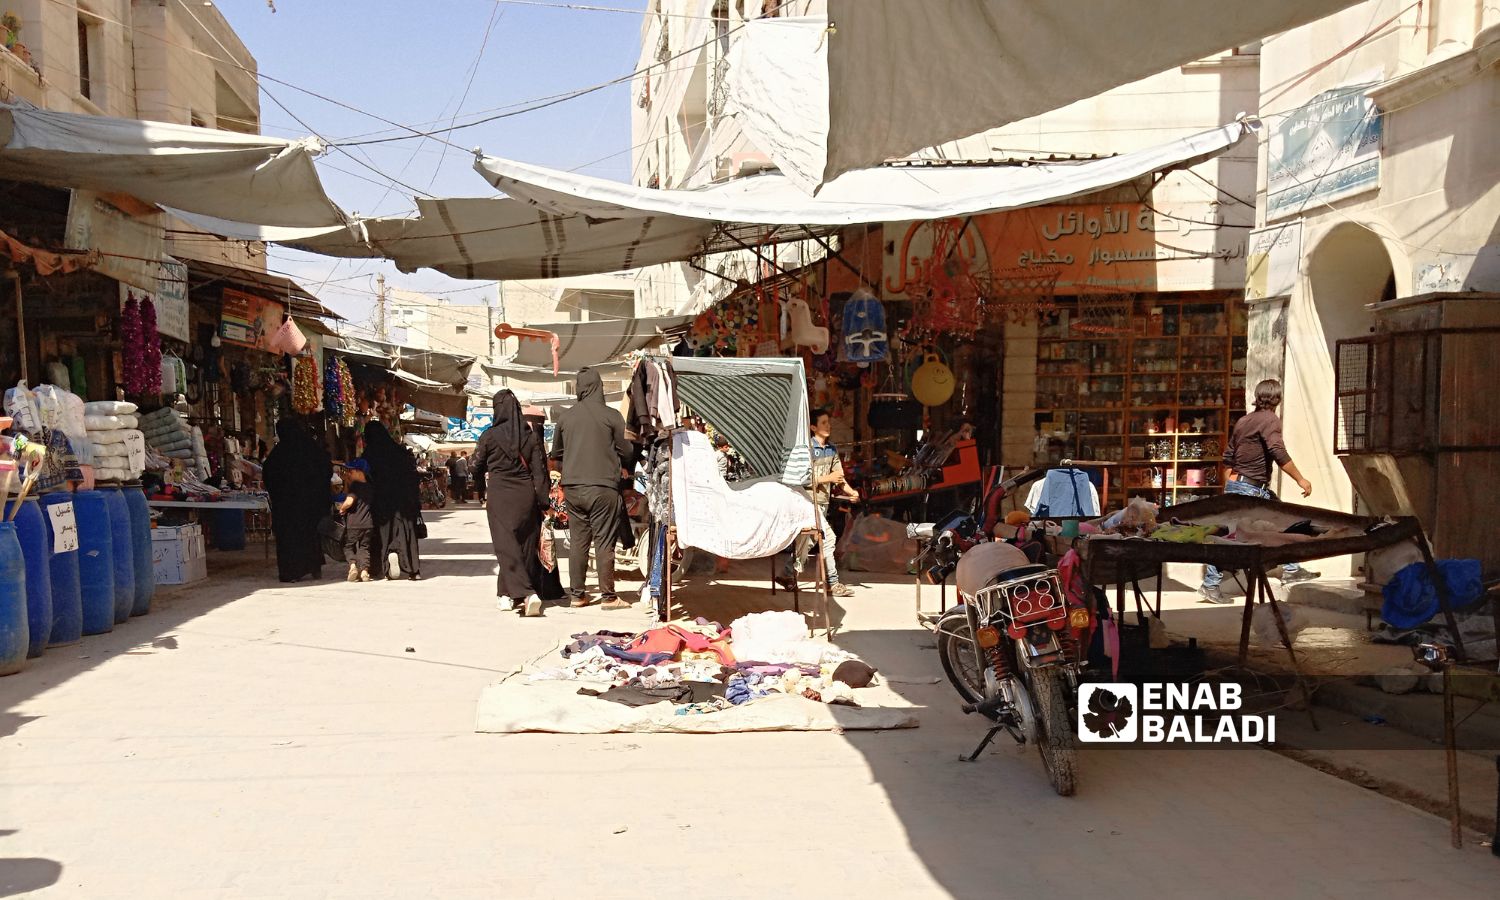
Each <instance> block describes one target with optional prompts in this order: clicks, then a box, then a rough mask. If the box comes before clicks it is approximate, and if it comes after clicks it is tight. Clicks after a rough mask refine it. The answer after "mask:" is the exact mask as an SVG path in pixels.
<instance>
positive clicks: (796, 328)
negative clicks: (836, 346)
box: [782, 297, 828, 353]
mask: <svg viewBox="0 0 1500 900" xmlns="http://www.w3.org/2000/svg"><path fill="white" fill-rule="evenodd" d="M786 312H787V317H788V319H789V320H790V323H791V324H790V328H789V329H788V334H787V338H788V340H787V341H786V342H784V343H783V344H782V346H793V347H811V348H812V352H813V353H826V352H827V351H828V329H827V328H825V327H823V326H822V325H814V324H813V321H812V309H811V308H810V307H808V305H807V301H806V300H803V299H802V298H801V297H793V298H792V299H790V300H788V301H787V302H786Z"/></svg>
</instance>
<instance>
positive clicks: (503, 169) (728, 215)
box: [261, 119, 1259, 278]
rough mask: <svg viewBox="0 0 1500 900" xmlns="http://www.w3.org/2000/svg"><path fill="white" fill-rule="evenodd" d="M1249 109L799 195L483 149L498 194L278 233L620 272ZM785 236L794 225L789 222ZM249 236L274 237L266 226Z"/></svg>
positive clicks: (1132, 156) (1028, 186)
mask: <svg viewBox="0 0 1500 900" xmlns="http://www.w3.org/2000/svg"><path fill="white" fill-rule="evenodd" d="M1258 127H1259V123H1258V122H1257V121H1255V120H1253V119H1245V120H1241V121H1238V122H1232V123H1230V124H1228V125H1225V126H1223V127H1220V128H1215V129H1212V130H1210V131H1205V132H1202V133H1199V134H1195V135H1191V136H1189V137H1186V138H1182V139H1180V140H1176V141H1172V142H1171V143H1167V144H1161V145H1159V146H1156V147H1149V148H1146V149H1144V150H1138V151H1135V152H1132V153H1127V154H1123V155H1121V156H1115V157H1110V158H1108V159H1098V160H1090V161H1088V162H1076V163H1038V164H1029V165H1025V166H1021V165H1015V166H988V167H954V168H941V169H940V168H933V169H913V168H894V167H884V168H875V169H867V170H862V171H859V172H851V173H850V174H848V175H846V176H844V177H843V178H841V179H839V180H838V182H836V183H835V184H831V185H829V186H828V187H827V188H826V189H825V190H824V191H823V192H822V193H820V194H819V196H817V197H808V196H807V195H806V194H805V193H803V191H802V190H801V189H799V188H798V187H797V186H796V185H795V184H794V183H793V182H792V181H791V180H790V179H788V178H787V177H785V176H784V175H780V174H766V175H757V176H754V177H750V178H740V179H736V180H734V181H731V182H728V183H726V184H719V185H714V186H711V187H707V188H703V189H701V190H694V191H663V190H656V189H652V188H641V187H635V186H633V185H628V184H622V183H619V182H613V181H605V180H603V179H599V178H590V177H588V176H586V175H576V174H573V173H571V172H562V171H558V170H555V169H548V168H545V167H542V166H533V165H528V164H526V163H519V162H513V161H511V160H506V159H499V158H497V157H492V156H481V157H479V158H478V159H477V160H476V162H475V167H476V168H477V169H478V171H479V172H480V174H481V175H483V176H484V177H485V179H486V180H488V181H489V182H490V183H491V184H493V185H495V186H496V187H497V188H499V189H500V190H501V191H503V192H504V193H505V194H506V195H507V196H506V197H488V198H460V199H450V200H418V201H417V209H418V215H417V216H416V217H415V218H412V217H395V218H381V219H364V220H360V221H358V222H357V223H355V225H354V227H353V228H339V229H334V230H330V231H328V232H327V233H324V234H321V235H315V236H311V237H309V236H305V235H298V236H296V238H295V239H292V240H287V241H284V242H285V243H288V244H289V245H290V246H294V247H298V248H300V249H303V250H309V251H312V252H314V253H322V254H325V255H328V256H342V257H357V258H358V257H381V256H383V257H385V258H387V259H390V260H392V261H393V262H395V263H396V266H397V267H398V268H400V269H401V270H403V271H414V270H416V269H420V268H432V269H436V270H438V271H439V272H443V273H444V274H447V275H452V276H454V277H456V278H560V277H567V276H573V275H590V274H596V273H600V272H618V271H621V270H623V269H628V268H633V267H640V266H649V265H655V264H658V263H666V262H676V261H680V260H685V259H692V258H694V257H696V256H700V255H703V254H704V253H705V251H706V248H707V246H708V242H709V240H710V238H711V237H712V236H713V235H714V234H715V232H716V231H717V230H718V229H721V228H722V227H726V226H727V227H734V228H740V229H743V228H744V227H745V226H749V227H750V228H751V230H752V231H754V230H756V229H758V230H759V237H756V236H755V235H753V234H752V235H751V236H750V239H751V240H755V241H759V240H760V239H761V238H763V237H768V236H770V233H771V232H772V231H773V230H775V229H777V228H783V227H785V226H789V225H791V226H809V227H825V228H826V227H838V226H843V225H857V224H863V223H870V222H902V221H913V220H925V219H941V218H947V217H950V216H962V215H969V214H973V213H981V212H995V211H999V210H1006V209H1018V208H1021V207H1025V206H1037V205H1040V204H1045V203H1053V202H1057V201H1059V200H1065V199H1068V198H1070V197H1078V196H1083V195H1085V194H1091V193H1094V192H1096V191H1100V190H1104V189H1106V188H1111V187H1115V186H1116V185H1120V184H1125V183H1127V182H1130V181H1133V180H1135V179H1137V178H1139V177H1141V176H1143V175H1149V174H1151V173H1152V172H1158V171H1162V170H1164V169H1172V168H1178V167H1181V166H1191V165H1194V164H1196V163H1199V162H1202V161H1204V160H1207V159H1211V158H1213V157H1215V156H1218V155H1220V154H1222V153H1224V152H1225V151H1226V150H1228V149H1229V148H1231V147H1233V146H1235V145H1236V144H1237V143H1239V142H1240V141H1241V140H1244V138H1245V137H1246V136H1247V135H1249V134H1251V133H1252V132H1253V131H1254V130H1255V129H1256V128H1258ZM782 235H783V239H785V240H796V239H800V238H802V237H805V236H806V235H805V233H802V232H800V231H797V230H788V231H784V232H782ZM261 237H263V238H264V239H267V240H276V239H277V236H276V234H275V233H274V231H273V230H267V231H263V232H262V234H261Z"/></svg>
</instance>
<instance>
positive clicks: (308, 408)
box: [292, 356, 319, 416]
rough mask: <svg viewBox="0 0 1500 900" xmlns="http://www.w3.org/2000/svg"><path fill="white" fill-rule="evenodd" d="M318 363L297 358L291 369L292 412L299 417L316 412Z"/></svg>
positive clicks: (308, 359)
mask: <svg viewBox="0 0 1500 900" xmlns="http://www.w3.org/2000/svg"><path fill="white" fill-rule="evenodd" d="M318 388H319V385H318V361H317V360H315V359H313V358H312V357H311V356H299V357H298V358H297V363H296V365H295V367H293V369H292V410H293V411H294V412H297V413H300V414H301V415H304V416H305V415H308V414H309V413H314V412H317V411H318V393H319V390H318Z"/></svg>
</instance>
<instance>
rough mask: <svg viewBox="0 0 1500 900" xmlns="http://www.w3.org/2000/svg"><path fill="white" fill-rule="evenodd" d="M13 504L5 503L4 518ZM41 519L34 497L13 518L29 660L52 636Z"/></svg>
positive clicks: (44, 527)
mask: <svg viewBox="0 0 1500 900" xmlns="http://www.w3.org/2000/svg"><path fill="white" fill-rule="evenodd" d="M15 505H16V502H15V501H14V500H12V501H11V502H9V503H7V504H5V515H6V518H10V514H11V511H12V510H14V509H15ZM42 519H43V515H42V504H40V503H38V502H37V499H36V497H35V496H31V497H27V498H26V499H25V501H23V502H22V503H21V508H20V509H19V510H16V514H15V518H14V521H15V523H16V539H17V540H19V541H20V542H21V555H22V556H23V557H25V559H26V626H27V628H28V629H29V630H30V632H31V640H30V646H29V649H28V650H27V651H26V655H27V656H30V657H37V656H41V655H42V651H43V650H45V649H47V638H48V637H50V636H51V635H52V570H51V568H50V567H49V566H48V560H47V557H48V555H49V554H48V547H47V524H46V523H45V522H43V521H42Z"/></svg>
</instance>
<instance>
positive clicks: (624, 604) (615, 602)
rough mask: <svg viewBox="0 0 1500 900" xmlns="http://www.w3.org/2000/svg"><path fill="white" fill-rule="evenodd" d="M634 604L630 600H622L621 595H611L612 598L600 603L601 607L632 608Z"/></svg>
mask: <svg viewBox="0 0 1500 900" xmlns="http://www.w3.org/2000/svg"><path fill="white" fill-rule="evenodd" d="M634 605H635V604H633V603H631V602H630V601H629V600H622V599H620V598H619V597H611V598H610V599H608V600H606V601H604V602H603V603H601V604H599V608H600V609H630V608H631V607H632V606H634Z"/></svg>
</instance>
